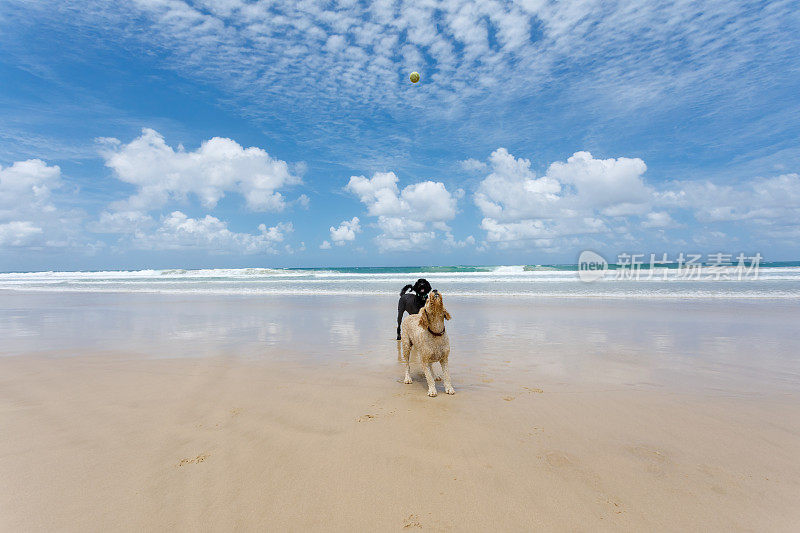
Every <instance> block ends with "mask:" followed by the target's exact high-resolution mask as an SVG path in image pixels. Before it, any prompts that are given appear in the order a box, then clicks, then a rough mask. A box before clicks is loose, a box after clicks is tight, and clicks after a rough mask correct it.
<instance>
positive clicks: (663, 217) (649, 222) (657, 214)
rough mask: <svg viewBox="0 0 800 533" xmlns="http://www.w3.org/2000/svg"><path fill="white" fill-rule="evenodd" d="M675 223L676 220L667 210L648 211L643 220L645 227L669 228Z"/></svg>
mask: <svg viewBox="0 0 800 533" xmlns="http://www.w3.org/2000/svg"><path fill="white" fill-rule="evenodd" d="M675 224H676V222H675V221H674V220H673V219H672V217H671V216H670V214H669V213H667V212H666V211H654V212H652V213H647V217H646V218H645V221H644V222H642V226H644V227H645V228H669V227H674V226H675Z"/></svg>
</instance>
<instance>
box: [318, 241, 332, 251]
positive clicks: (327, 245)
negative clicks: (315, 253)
mask: <svg viewBox="0 0 800 533" xmlns="http://www.w3.org/2000/svg"><path fill="white" fill-rule="evenodd" d="M319 249H320V250H330V249H331V243H330V241H322V244H320V245H319Z"/></svg>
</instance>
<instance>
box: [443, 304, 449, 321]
mask: <svg viewBox="0 0 800 533" xmlns="http://www.w3.org/2000/svg"><path fill="white" fill-rule="evenodd" d="M442 309H444V319H445V320H450V313H448V312H447V309H446V308H445V307H442Z"/></svg>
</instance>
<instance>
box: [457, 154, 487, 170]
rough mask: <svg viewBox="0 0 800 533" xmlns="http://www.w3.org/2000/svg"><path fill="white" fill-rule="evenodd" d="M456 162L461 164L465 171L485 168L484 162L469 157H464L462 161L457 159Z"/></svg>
mask: <svg viewBox="0 0 800 533" xmlns="http://www.w3.org/2000/svg"><path fill="white" fill-rule="evenodd" d="M458 164H459V165H460V166H461V168H462V169H464V170H467V171H473V172H477V171H480V170H485V169H486V163H484V162H483V161H478V160H477V159H473V158H471V157H470V158H469V159H464V160H463V161H459V162H458Z"/></svg>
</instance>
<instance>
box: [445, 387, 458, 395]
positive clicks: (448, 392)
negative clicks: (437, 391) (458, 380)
mask: <svg viewBox="0 0 800 533" xmlns="http://www.w3.org/2000/svg"><path fill="white" fill-rule="evenodd" d="M444 391H445V392H446V393H447V394H455V393H456V390H455V389H454V388H453V387H447V388H446V389H444Z"/></svg>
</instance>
